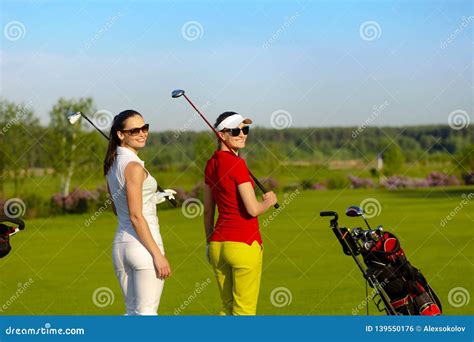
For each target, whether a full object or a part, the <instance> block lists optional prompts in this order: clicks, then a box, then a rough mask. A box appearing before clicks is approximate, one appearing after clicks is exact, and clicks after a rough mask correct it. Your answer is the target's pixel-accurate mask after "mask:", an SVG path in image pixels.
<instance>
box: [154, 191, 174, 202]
mask: <svg viewBox="0 0 474 342" xmlns="http://www.w3.org/2000/svg"><path fill="white" fill-rule="evenodd" d="M174 195H176V191H174V190H173V189H165V190H163V191H158V192H156V193H155V197H154V201H155V203H156V204H160V203H163V202H164V201H166V200H167V199H175V198H174Z"/></svg>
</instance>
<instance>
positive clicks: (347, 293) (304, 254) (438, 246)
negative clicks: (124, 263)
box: [0, 188, 474, 315]
mask: <svg viewBox="0 0 474 342" xmlns="http://www.w3.org/2000/svg"><path fill="white" fill-rule="evenodd" d="M473 191H474V189H473V188H451V189H446V188H445V189H436V190H435V191H433V189H423V190H410V191H396V192H389V191H383V190H341V191H338V190H334V191H321V192H314V191H313V192H311V191H307V192H300V194H299V195H297V196H296V198H295V199H294V200H293V201H287V202H288V204H287V205H286V207H285V208H283V209H282V210H281V212H279V213H278V215H276V217H275V219H274V220H273V221H271V222H270V224H268V226H267V227H263V225H262V222H263V220H264V219H265V218H266V217H268V215H271V214H272V213H273V211H270V212H269V213H268V214H267V215H265V216H263V217H261V218H260V223H261V226H262V228H261V230H262V234H263V239H264V245H265V252H264V270H263V276H262V286H261V292H260V299H259V305H258V314H265V315H351V314H352V312H353V309H354V308H356V307H357V306H358V305H359V304H360V303H361V302H362V301H363V300H364V298H365V283H364V281H363V278H362V276H361V274H360V273H359V271H358V269H357V268H356V265H355V264H354V262H353V261H352V260H351V259H350V257H347V256H345V255H344V254H343V253H342V250H341V247H340V245H339V244H338V242H337V241H336V239H335V237H334V236H333V234H332V232H331V231H330V229H329V227H328V223H329V222H328V219H327V218H324V219H323V218H320V217H319V211H321V210H336V211H338V212H339V213H340V224H341V225H350V226H355V225H361V223H362V222H361V221H360V220H359V219H349V218H346V217H345V216H344V215H343V213H344V210H345V208H346V207H347V206H349V205H352V204H359V203H361V202H362V201H363V200H364V199H367V198H375V199H376V200H377V201H379V202H380V203H381V211H380V214H379V216H377V217H374V218H372V219H370V222H371V223H372V224H373V225H378V224H383V226H384V228H385V229H386V230H389V231H392V232H394V233H395V234H396V235H397V236H398V237H399V238H400V240H401V243H402V246H403V248H404V249H405V252H406V254H407V256H408V258H409V260H410V261H411V262H412V264H413V265H415V266H417V267H418V268H420V269H421V270H422V271H423V273H424V274H425V276H426V277H427V279H428V281H429V282H430V283H431V285H432V287H433V288H434V289H435V290H436V292H437V293H438V295H439V297H440V299H441V301H442V303H443V305H444V312H445V314H448V315H461V314H472V313H473V309H472V304H471V303H469V304H468V305H465V306H461V307H459V308H457V307H454V306H453V305H450V304H449V302H448V293H449V291H450V290H451V289H453V288H456V287H462V288H465V289H466V290H467V291H468V292H469V293H472V292H473V289H474V288H473V281H472V280H473V277H472V274H473V271H474V269H473V263H472V262H473V243H472V240H473V234H472V227H473V223H474V222H473V218H474V214H472V213H473V212H474V211H473V207H474V205H473V204H472V202H470V203H468V204H467V205H464V207H463V208H462V209H461V210H460V211H459V212H458V213H457V214H456V215H455V216H454V218H453V219H452V220H451V221H449V223H448V224H447V225H446V226H445V227H442V226H441V225H440V221H441V219H442V218H444V217H446V216H447V215H449V213H450V212H451V211H453V210H454V209H455V208H456V207H457V206H459V205H460V202H461V200H462V197H461V195H462V194H463V193H468V192H473ZM279 201H280V204H282V207H283V204H284V197H283V194H280V195H279ZM89 217H90V215H80V216H79V215H78V216H74V215H70V216H58V217H51V218H45V219H35V220H29V221H28V222H27V228H26V229H25V231H24V232H22V233H20V234H18V235H16V236H15V237H13V238H12V245H13V251H12V252H11V254H10V255H9V256H8V257H6V258H3V259H0V274H1V276H0V310H2V311H0V315H5V314H8V315H17V314H26V315H30V314H35V315H39V314H44V315H47V314H53V315H56V314H65V315H82V314H88V315H120V314H123V313H124V305H123V298H122V294H121V292H120V288H119V285H118V282H117V280H116V278H115V275H114V272H113V267H112V260H111V248H112V239H113V236H114V232H115V227H116V218H115V217H114V216H113V215H112V214H111V213H109V212H105V213H103V214H102V215H100V216H99V218H98V219H97V220H96V221H95V222H94V223H93V224H92V225H91V226H89V227H86V226H85V225H84V222H85V220H86V219H87V218H89ZM159 218H160V223H161V232H162V236H163V239H164V241H165V248H166V252H167V256H168V259H169V261H170V263H171V266H172V269H173V276H172V277H171V278H170V279H169V280H167V281H166V285H165V289H164V292H163V296H162V301H161V305H160V314H164V315H173V314H174V312H175V310H176V309H177V308H179V307H180V306H181V305H183V306H184V309H182V310H181V314H183V315H200V314H204V315H207V314H216V313H217V312H218V310H219V307H220V302H219V296H218V290H217V286H216V282H215V279H214V276H213V272H212V269H211V267H210V265H208V264H207V262H206V259H205V247H204V246H205V245H204V233H203V227H202V217H197V218H195V219H187V218H185V217H184V216H183V215H182V213H181V211H180V210H179V209H175V210H164V211H161V212H159ZM30 278H31V279H32V283H31V284H30V285H29V287H28V288H27V289H25V290H24V291H23V293H21V294H19V295H18V296H15V292H16V291H17V289H18V284H24V283H25V282H27V281H29V279H30ZM207 279H209V280H210V281H211V283H210V284H209V285H208V286H207V287H205V288H204V289H203V290H202V291H201V293H200V294H198V295H197V296H196V297H195V298H194V299H191V300H189V302H188V303H187V305H185V301H187V300H188V299H189V297H190V296H192V295H193V293H194V292H195V289H196V284H202V283H204V282H205V281H206V280H207ZM20 286H21V285H20ZM100 287H108V288H110V289H111V290H112V291H113V293H114V301H113V304H111V305H108V306H106V307H103V308H101V307H98V306H96V305H94V303H93V300H92V296H93V293H94V291H95V290H96V289H98V288H100ZM277 287H285V288H287V289H288V290H289V291H290V292H291V296H292V300H291V303H290V304H289V305H287V306H283V307H281V308H279V307H275V306H273V305H272V303H271V300H270V295H271V292H272V290H274V289H275V288H277ZM3 305H6V309H5V307H2V306H3ZM370 309H371V313H372V314H375V313H376V311H375V308H374V306H373V304H371V305H370ZM364 313H365V308H364V309H363V310H361V311H360V312H359V314H364Z"/></svg>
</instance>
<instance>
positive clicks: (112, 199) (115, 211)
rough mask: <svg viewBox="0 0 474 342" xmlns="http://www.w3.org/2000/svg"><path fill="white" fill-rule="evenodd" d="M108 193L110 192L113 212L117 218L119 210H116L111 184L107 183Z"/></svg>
mask: <svg viewBox="0 0 474 342" xmlns="http://www.w3.org/2000/svg"><path fill="white" fill-rule="evenodd" d="M107 191H108V192H109V199H110V201H111V202H112V210H113V212H114V214H115V216H117V209H115V204H114V198H113V196H112V192H111V191H110V187H109V182H107Z"/></svg>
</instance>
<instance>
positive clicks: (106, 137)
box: [81, 112, 110, 140]
mask: <svg viewBox="0 0 474 342" xmlns="http://www.w3.org/2000/svg"><path fill="white" fill-rule="evenodd" d="M81 115H82V117H83V118H84V119H86V120H87V121H89V123H90V124H91V125H92V126H94V128H95V129H96V130H98V131H99V133H100V134H102V135H103V136H104V138H105V139H107V140H110V138H109V137H108V136H106V135H105V133H104V132H102V130H100V129H99V127H97V126H96V125H95V124H94V123H93V122H92V121H91V120H90V119H89V118H88V117H87V116H85V115H84V113H82V112H81Z"/></svg>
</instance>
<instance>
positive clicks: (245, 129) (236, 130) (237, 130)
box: [222, 126, 250, 137]
mask: <svg viewBox="0 0 474 342" xmlns="http://www.w3.org/2000/svg"><path fill="white" fill-rule="evenodd" d="M240 131H242V133H244V135H247V134H249V131H250V126H245V127H242V128H229V129H224V130H222V132H230V134H231V135H232V136H233V137H238V136H239V135H240Z"/></svg>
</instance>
